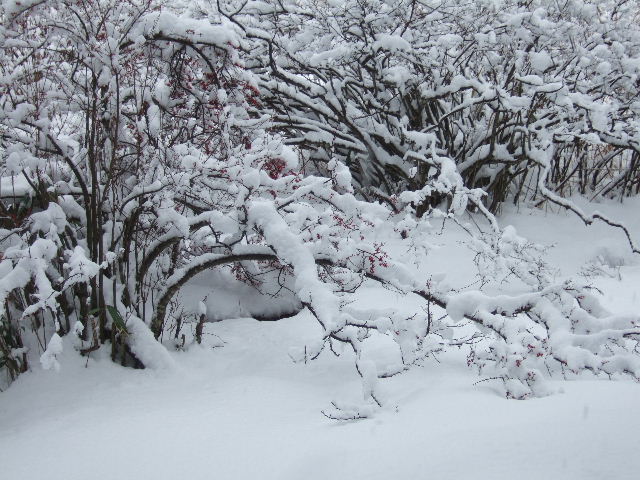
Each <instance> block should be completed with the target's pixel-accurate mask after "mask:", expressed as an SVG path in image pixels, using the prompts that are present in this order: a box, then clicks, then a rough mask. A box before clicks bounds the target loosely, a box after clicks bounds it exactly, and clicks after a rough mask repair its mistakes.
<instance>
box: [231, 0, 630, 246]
mask: <svg viewBox="0 0 640 480" xmlns="http://www.w3.org/2000/svg"><path fill="white" fill-rule="evenodd" d="M236 7H237V8H231V7H228V8H227V10H228V12H229V13H227V15H228V16H229V17H230V18H231V19H232V20H234V21H236V22H237V23H238V24H240V25H242V26H243V27H244V28H245V30H246V33H247V36H248V37H249V38H250V39H251V42H250V43H249V45H250V47H249V48H250V55H251V62H250V63H249V65H250V66H251V67H252V69H253V70H254V71H256V73H258V76H259V79H260V87H261V88H262V89H263V91H264V94H265V96H266V99H265V102H264V104H265V106H266V107H267V108H268V110H269V111H270V112H274V118H275V120H276V124H277V126H278V127H279V128H280V129H281V131H282V132H284V133H285V135H286V136H287V141H288V142H289V143H290V144H294V145H298V146H300V147H301V148H302V149H303V150H304V151H305V152H306V154H307V156H308V157H309V158H310V159H311V160H312V161H313V162H315V163H316V165H317V168H318V169H319V170H320V171H323V165H324V164H326V162H327V161H329V160H330V159H331V158H333V157H337V158H340V159H341V160H342V161H343V162H344V163H345V164H347V165H348V166H349V167H350V168H351V170H352V172H353V173H354V178H355V180H356V185H357V186H358V187H359V193H360V194H362V195H364V196H366V197H367V198H371V199H384V198H387V197H388V196H390V195H393V194H398V193H400V192H403V191H406V190H412V191H415V190H423V191H425V193H426V195H425V198H424V199H423V200H422V201H421V202H419V203H417V204H416V212H417V214H418V216H420V215H421V214H422V213H423V212H425V211H427V210H428V209H429V208H430V207H431V206H434V205H438V204H441V203H442V202H443V201H446V200H448V201H451V199H450V198H447V194H446V189H445V192H443V191H442V188H440V187H441V184H442V178H441V177H442V174H443V169H455V170H457V171H458V172H459V174H460V177H461V179H462V182H463V184H464V185H465V186H466V187H467V188H482V189H483V190H484V191H486V192H487V194H488V195H487V197H486V199H485V203H486V205H487V207H488V209H489V210H490V211H492V212H496V211H498V209H499V207H500V205H501V203H503V202H505V201H507V200H512V201H514V202H516V203H518V202H521V201H523V200H530V199H533V200H535V201H536V202H537V203H541V202H543V201H545V200H549V201H551V202H554V203H557V204H560V205H562V206H563V207H566V208H571V209H573V210H576V211H578V210H579V209H577V208H576V207H575V205H573V204H570V203H569V202H566V201H564V200H563V199H562V198H561V197H568V196H570V195H572V194H583V195H589V196H590V197H595V198H597V197H602V196H609V197H611V196H615V195H621V196H624V195H630V194H635V193H638V191H639V190H638V189H639V188H640V175H639V174H638V173H639V172H640V170H639V168H640V162H639V161H638V160H639V158H640V157H639V155H640V150H639V144H640V143H639V139H640V129H639V125H638V120H637V119H638V114H639V113H640V112H639V110H638V108H639V105H640V103H639V95H638V90H639V89H638V86H639V84H638V81H639V78H640V77H639V74H640V70H639V65H640V27H639V26H638V25H639V22H638V19H639V18H640V11H639V9H638V6H637V3H636V2H626V1H600V0H598V1H595V0H594V1H589V0H586V1H583V0H571V1H565V2H556V1H553V0H534V1H527V2H523V1H520V0H501V1H474V2H459V1H457V0H444V1H442V0H438V1H430V0H423V1H417V0H347V1H344V2H342V1H341V2H330V1H329V2H317V1H311V0H310V1H304V0H303V1H297V0H296V1H281V0H279V1H264V2H263V1H261V2H237V6H236ZM445 164H449V166H447V167H445V166H444V165H445ZM425 189H426V190H425ZM579 213H580V214H581V216H582V217H583V218H584V220H585V221H587V222H591V221H593V220H594V219H597V218H598V217H597V216H596V217H595V218H592V217H589V216H588V215H586V214H583V213H582V212H579ZM634 248H635V246H634Z"/></svg>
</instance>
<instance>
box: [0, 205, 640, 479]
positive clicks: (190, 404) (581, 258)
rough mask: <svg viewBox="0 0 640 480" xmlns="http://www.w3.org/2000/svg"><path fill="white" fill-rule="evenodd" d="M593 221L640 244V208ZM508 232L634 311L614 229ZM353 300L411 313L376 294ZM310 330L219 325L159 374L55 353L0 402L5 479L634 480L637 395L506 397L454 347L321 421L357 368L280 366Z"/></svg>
mask: <svg viewBox="0 0 640 480" xmlns="http://www.w3.org/2000/svg"><path fill="white" fill-rule="evenodd" d="M598 209H600V210H602V211H605V212H606V213H611V214H612V215H615V216H617V217H618V218H620V217H621V218H622V219H623V220H624V221H625V222H627V224H628V225H629V227H630V228H631V229H632V230H633V231H634V232H635V233H636V236H637V237H639V238H640V215H638V212H640V202H639V201H637V200H631V201H629V202H627V203H626V204H625V206H624V209H621V208H620V207H619V205H616V204H613V203H612V204H603V205H598ZM502 223H503V224H507V223H511V224H513V225H515V227H516V228H517V230H518V232H519V233H520V234H522V235H524V236H526V237H528V238H530V239H532V240H534V241H536V242H539V243H542V244H545V245H550V244H556V246H555V247H553V248H550V249H549V252H548V253H549V256H550V257H549V258H550V259H551V261H552V263H553V264H554V265H555V266H557V267H558V268H559V269H560V271H561V273H560V274H561V275H563V276H565V275H574V274H576V273H578V272H580V271H581V270H584V267H585V265H588V264H591V265H592V267H593V265H596V266H602V264H603V263H604V265H605V266H604V267H602V268H600V270H599V271H600V273H601V274H602V275H601V276H599V277H594V278H593V282H594V284H595V285H596V286H597V287H599V288H601V289H602V290H603V292H604V296H603V300H604V302H605V304H606V305H607V307H608V308H609V309H611V310H613V311H617V312H626V311H634V310H635V311H637V309H638V308H640V298H639V294H640V292H639V290H640V261H638V259H636V258H634V257H633V256H632V255H631V254H629V253H628V247H627V246H626V245H625V242H624V238H623V237H622V235H620V234H619V233H618V232H615V231H614V230H612V229H610V228H608V227H605V226H602V225H596V226H592V227H590V228H586V227H583V226H581V224H580V222H579V221H578V220H577V219H576V218H575V217H574V216H571V215H570V214H565V213H561V214H557V213H547V212H542V211H520V212H516V211H510V210H509V211H507V212H506V213H505V214H504V215H503V217H502ZM458 239H459V237H458V236H457V234H456V233H453V232H452V233H451V234H450V235H449V234H448V233H447V232H446V231H445V233H444V234H443V235H442V236H441V237H440V238H439V239H438V240H437V241H438V242H440V243H441V244H442V245H443V247H442V249H441V254H439V255H436V256H435V258H434V268H436V269H441V270H444V271H447V272H448V273H449V275H450V276H451V277H452V278H453V280H452V281H455V278H456V269H457V268H462V267H460V265H462V264H463V262H462V260H461V259H463V258H465V255H467V256H468V255H469V254H468V253H467V252H466V250H465V249H464V247H462V246H461V245H460V244H459V243H457V242H456V240H458ZM456 252H457V253H456ZM452 259H453V260H452ZM594 261H595V263H594ZM591 271H593V268H591ZM191 288H193V291H195V290H196V289H197V288H199V289H202V288H203V286H202V285H200V286H199V287H195V286H193V287H191ZM363 299H364V300H365V301H371V302H373V301H376V302H386V303H388V305H389V307H392V308H410V305H407V304H406V301H402V305H400V304H399V299H398V298H396V297H395V296H394V294H393V293H390V292H386V291H381V290H380V289H377V288H372V287H369V288H367V289H365V292H364V297H363ZM394 302H395V303H394ZM316 328H317V326H316V324H315V323H314V321H313V320H312V319H311V318H309V317H307V316H305V315H304V314H301V315H298V316H296V317H293V318H289V319H284V320H281V321H279V322H275V323H274V322H257V321H255V320H252V319H246V318H244V319H234V320H226V321H223V322H218V323H213V324H210V325H208V330H207V332H208V333H209V334H210V335H209V336H208V337H207V340H208V342H207V343H208V346H206V347H205V346H202V347H193V348H191V349H189V350H188V351H187V352H175V353H172V354H171V355H172V357H173V359H174V361H175V368H173V369H169V370H167V371H152V370H133V369H125V368H122V367H119V366H117V365H114V364H113V363H111V362H110V361H109V360H107V359H100V358H92V359H90V360H89V361H88V363H87V365H86V368H85V366H84V365H83V364H80V362H78V360H77V353H75V352H74V350H73V348H72V345H70V344H68V345H65V347H66V348H65V351H64V354H63V355H62V358H60V363H61V369H60V371H59V372H55V371H42V370H41V369H40V368H39V367H38V366H36V367H34V369H33V371H32V372H30V373H28V374H25V375H23V376H22V377H20V378H19V380H18V381H17V382H15V383H14V384H13V385H12V386H11V387H10V388H9V389H8V390H7V391H5V392H3V393H1V394H0V466H1V468H2V471H0V478H1V479H7V480H9V479H11V480H14V479H20V480H23V479H25V480H40V479H50V480H57V479H60V480H73V479H83V480H86V479H87V478H90V479H92V480H102V479H105V480H106V479H113V478H121V479H141V480H142V479H153V480H162V479H183V478H184V479H189V480H197V479H238V480H244V479H260V480H268V479H274V480H276V479H277V480H287V479H291V480H298V479H309V480H315V479H322V480H324V479H350V480H358V479H385V480H390V479H393V480H395V479H467V478H474V479H491V480H497V479H537V480H538V479H542V478H544V479H580V480H586V479H634V480H635V479H637V478H640V410H639V405H640V385H637V384H635V383H633V382H631V381H618V382H608V381H606V380H583V381H573V382H561V381H558V382H556V383H557V385H556V386H557V387H558V389H560V390H562V393H558V394H555V395H552V396H549V397H544V398H538V399H533V400H527V401H515V400H506V399H504V398H503V397H502V396H501V395H500V394H499V393H498V390H497V388H496V386H495V385H494V384H493V383H492V382H491V381H486V382H480V383H477V382H478V379H479V377H478V376H477V373H476V372H475V371H472V370H470V369H468V368H467V366H466V362H465V353H464V352H463V351H460V352H455V351H454V352H451V353H448V354H447V355H442V356H440V357H438V359H437V360H438V361H436V360H433V361H429V362H427V363H426V364H425V365H424V366H423V367H421V368H415V369H412V370H411V371H409V372H407V373H406V374H404V375H401V376H398V377H394V378H392V379H389V380H385V381H384V382H383V384H382V390H383V391H384V392H385V395H386V398H385V403H386V406H385V408H383V409H382V410H381V411H380V412H379V413H377V415H375V416H374V418H372V419H368V420H363V421H358V422H335V421H332V420H328V419H327V418H325V417H324V416H323V415H322V414H321V410H322V409H323V408H326V407H328V406H329V405H330V402H331V400H333V399H340V400H350V399H354V398H357V397H358V395H359V392H360V388H361V386H360V381H359V379H358V378H357V376H356V375H355V373H354V370H353V362H352V359H351V358H346V357H349V355H345V356H343V357H341V358H335V357H333V356H332V355H323V356H321V357H320V358H319V359H318V360H316V361H313V362H310V363H309V364H307V365H304V364H294V363H293V362H292V361H291V360H290V358H289V356H288V352H289V348H290V347H295V346H300V345H303V344H304V343H305V340H307V339H311V338H313V333H314V330H315V329H316ZM67 342H69V341H68V340H67ZM215 344H217V345H220V346H219V347H217V348H211V345H215Z"/></svg>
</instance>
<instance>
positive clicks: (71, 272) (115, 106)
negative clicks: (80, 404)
mask: <svg viewBox="0 0 640 480" xmlns="http://www.w3.org/2000/svg"><path fill="white" fill-rule="evenodd" d="M614 7H615V8H614ZM3 8H4V10H3V12H2V14H3V17H2V19H3V24H2V30H1V31H0V42H1V55H2V62H1V67H0V68H2V79H1V83H0V88H1V89H2V90H1V91H2V98H1V111H0V135H1V137H0V138H1V144H0V148H1V150H0V153H1V154H2V168H3V173H2V185H1V186H2V191H1V192H0V197H2V199H3V203H2V209H3V212H2V214H3V218H2V222H3V223H2V225H1V227H2V230H1V232H0V234H1V235H0V239H1V242H2V243H1V248H2V260H1V262H0V273H1V274H2V279H1V280H0V300H1V301H2V302H1V303H2V305H3V313H2V317H1V320H0V326H1V328H2V330H1V331H0V334H1V341H0V355H1V357H0V358H1V359H2V366H3V368H4V369H5V370H6V371H7V372H8V375H9V377H11V378H14V377H15V376H16V375H17V374H19V373H20V372H21V371H24V370H26V369H27V368H29V365H28V362H29V358H30V357H31V358H33V354H34V352H39V353H42V355H41V358H40V360H41V362H42V364H43V366H45V367H47V368H49V367H56V365H57V363H56V355H58V354H59V353H60V349H61V348H62V345H63V342H62V341H61V337H63V336H65V335H67V334H70V333H74V334H75V335H77V336H79V337H80V339H81V343H80V345H79V347H78V349H79V350H80V352H81V353H82V354H84V355H89V354H91V352H93V351H95V350H97V349H99V348H101V347H102V346H103V345H108V346H109V348H110V352H111V357H112V358H113V359H114V360H118V361H120V362H122V363H123V364H126V365H133V366H138V367H159V368H161V367H163V366H166V365H167V364H168V363H170V362H171V359H170V357H169V356H168V354H167V352H166V350H165V347H164V346H163V343H162V342H163V341H164V343H165V344H170V343H171V342H170V341H169V338H167V337H169V336H172V337H173V338H174V339H179V338H180V336H181V334H182V329H183V328H184V324H185V321H186V320H187V317H188V316H189V315H191V316H192V317H193V316H194V315H196V314H194V313H193V311H194V310H195V309H194V308H193V306H188V305H187V306H185V305H183V304H182V303H181V302H180V301H179V300H178V297H177V296H178V294H179V291H180V289H181V288H182V287H183V286H185V285H187V284H188V282H189V281H190V280H192V279H193V278H194V277H195V276H196V275H198V274H200V273H202V272H205V271H208V270H211V269H214V268H215V269H217V270H219V271H220V272H222V273H221V275H222V276H221V277H219V279H218V281H220V278H222V279H224V278H233V279H236V280H240V281H242V282H244V283H246V284H249V285H251V286H253V287H255V289H256V290H257V291H258V292H260V294H262V295H269V296H271V297H277V298H279V299H283V301H284V302H285V303H286V304H287V306H288V310H287V311H285V312H280V313H281V314H292V313H296V312H297V311H299V310H301V309H306V310H308V311H309V312H310V313H311V314H312V315H313V316H314V317H315V318H316V319H317V320H318V323H319V325H320V327H321V331H320V334H319V336H318V339H317V342H315V343H314V344H313V345H307V346H306V347H304V348H303V349H301V350H300V352H298V353H299V354H295V355H293V356H294V357H295V359H296V360H304V361H306V360H308V359H313V358H315V357H317V356H318V355H320V354H321V353H322V352H323V351H333V352H334V353H337V352H338V351H339V349H338V348H337V345H339V344H345V345H347V346H349V347H350V349H351V351H352V352H353V354H354V364H355V367H356V371H357V373H358V374H359V375H360V376H361V377H362V379H363V384H364V386H365V405H364V406H363V405H356V406H346V405H337V404H336V405H334V406H333V408H332V409H330V410H327V412H326V414H327V415H328V416H331V417H333V418H359V417H363V416H367V415H369V414H370V412H371V408H370V406H371V405H376V404H378V405H380V404H381V403H382V401H381V399H380V398H379V395H378V393H377V387H376V381H377V379H378V378H386V377H389V376H393V375H396V374H398V373H401V372H403V371H405V370H406V369H408V368H409V367H410V366H412V365H414V364H416V363H419V362H420V361H421V360H422V359H424V358H425V357H427V356H428V355H430V354H432V353H433V352H434V351H438V350H442V349H445V348H450V347H452V346H459V345H462V344H466V343H474V344H475V343H476V340H477V339H478V338H479V336H481V335H482V336H483V338H485V341H484V343H482V346H481V348H476V349H474V350H471V353H470V356H469V363H470V364H473V365H476V366H478V367H480V368H481V369H483V371H484V372H488V373H489V372H490V374H491V375H492V376H493V377H495V378H499V379H501V380H502V382H503V385H504V387H505V392H506V394H507V396H509V397H514V398H526V397H528V396H531V395H537V394H545V393H546V392H547V389H546V387H545V385H544V382H543V379H544V378H545V377H549V376H553V375H554V374H556V373H559V372H560V373H562V372H564V373H566V372H567V371H569V372H576V373H579V372H581V371H584V370H589V371H591V372H593V373H594V374H605V375H617V374H621V375H631V376H633V377H636V378H637V377H638V376H639V375H640V363H639V362H638V359H637V356H636V355H635V354H634V351H635V350H634V349H635V348H636V346H637V339H638V335H639V334H640V332H639V330H638V319H637V318H636V317H621V316H610V315H609V314H608V313H607V312H605V311H604V310H603V309H602V308H601V307H600V306H599V305H598V302H597V300H596V297H595V296H593V295H592V294H591V292H590V289H589V288H588V286H585V285H581V284H579V283H578V282H573V281H571V282H560V283H558V282H556V281H555V279H554V277H553V275H552V272H551V271H550V269H549V267H548V266H547V265H546V264H545V263H544V261H543V260H542V259H541V258H540V256H539V254H538V252H537V251H536V249H535V247H533V246H531V245H530V244H529V243H528V242H526V241H525V240H524V239H522V238H520V237H519V236H518V235H517V234H516V232H515V231H514V230H513V229H511V228H507V229H504V230H502V229H501V228H500V227H499V226H498V223H497V221H496V218H495V217H494V214H493V212H495V211H497V210H498V208H499V206H500V204H501V203H502V202H504V201H506V200H507V199H512V200H513V201H515V202H522V201H525V200H531V199H533V200H534V201H539V200H540V199H547V200H551V201H553V202H556V203H559V204H561V205H562V206H564V207H566V208H571V209H574V210H575V211H576V212H577V213H579V214H580V215H582V216H583V218H584V220H585V221H587V222H590V221H593V220H594V219H596V218H600V219H602V220H605V221H607V222H609V223H611V224H613V225H617V226H619V227H621V228H624V226H623V225H620V224H617V223H616V222H614V221H613V220H610V219H607V218H606V217H604V216H602V215H596V214H593V215H588V214H586V213H583V212H582V211H580V210H578V209H577V207H575V206H574V205H573V204H572V203H571V202H570V201H568V200H566V199H565V198H564V197H562V194H563V193H571V192H573V191H574V190H573V189H575V188H577V189H578V190H579V191H580V192H581V193H585V194H586V193H587V191H590V192H592V194H593V195H596V196H598V195H613V194H617V195H628V194H630V193H633V192H634V191H635V190H634V189H635V188H636V187H637V185H638V182H637V175H636V174H637V165H636V164H637V156H638V143H637V142H638V131H637V127H638V125H637V120H636V117H637V113H638V111H637V110H638V102H637V82H638V78H637V69H638V68H640V67H638V65H640V64H639V63H638V62H637V58H638V44H639V43H638V42H639V40H638V39H639V36H638V28H637V27H636V26H635V25H633V24H632V22H630V20H629V19H630V18H632V16H633V15H636V13H637V12H636V10H635V9H634V8H635V7H633V6H629V5H626V4H625V3H620V4H619V5H618V4H615V5H614V4H612V5H611V8H608V9H603V10H601V11H599V10H598V9H597V8H596V7H595V6H594V5H591V4H589V3H585V4H583V3H579V2H566V3H565V4H563V5H559V4H557V3H553V4H551V2H545V1H542V0H540V1H539V2H529V3H523V2H503V3H502V4H500V5H496V4H493V3H490V2H487V3H484V2H472V3H471V4H470V5H466V6H461V5H459V4H458V2H446V1H445V2H438V3H437V4H434V5H431V4H430V3H429V2H418V1H393V2H391V1H389V2H383V1H374V0H371V1H364V0H361V1H349V2H346V3H344V2H336V3H333V2H290V3H289V2H244V3H242V4H238V5H233V4H232V2H230V3H228V4H224V5H222V4H218V5H215V6H214V5H211V4H202V5H200V4H193V5H188V6H187V7H185V8H183V9H179V8H178V7H177V6H174V7H173V9H172V10H171V9H170V8H169V6H168V5H164V4H162V3H161V2H156V1H155V0H130V1H126V2H115V1H109V0H77V1H75V0H74V1H63V2H55V3H54V2H46V1H40V2H31V3H24V4H20V5H18V4H17V3H5V4H4V6H3ZM596 14H598V15H600V17H599V18H600V23H598V24H597V26H596V27H595V29H594V30H590V29H588V28H587V26H588V25H589V23H588V21H589V20H590V19H591V18H592V17H593V16H594V15H596ZM613 53H615V55H616V56H615V60H614V59H609V60H605V59H606V58H609V57H610V56H611V55H612V54H613ZM605 64H606V65H605ZM472 212H479V213H480V214H481V217H482V218H483V220H479V221H478V223H476V225H477V229H474V228H471V227H469V226H467V225H466V223H465V222H466V221H467V220H468V219H473V220H474V221H475V220H476V218H477V217H478V216H477V215H475V214H474V213H472ZM429 219H443V220H445V219H446V220H448V221H450V222H452V223H457V224H458V225H460V226H461V227H463V228H464V229H465V230H466V231H467V232H468V233H469V234H470V236H471V237H470V238H471V240H472V242H473V245H474V249H476V252H477V257H476V258H477V261H478V263H479V264H480V263H482V264H484V265H486V266H488V267H489V268H491V269H493V270H494V271H495V272H498V273H504V274H507V273H508V274H509V275H511V276H512V277H513V278H514V279H515V280H514V281H516V283H517V284H518V289H519V294H518V295H508V296H507V295H497V294H496V295H489V294H486V293H482V292H478V291H469V292H464V293H460V292H458V291H455V290H453V289H452V287H450V286H448V285H447V284H446V283H445V282H442V281H441V279H440V278H439V277H437V276H432V275H431V272H425V271H423V269H421V262H422V261H423V260H424V259H425V258H426V256H427V255H428V253H429V250H430V247H429V244H428V242H427V241H426V240H425V239H426V235H427V234H428V233H429V231H430V228H431V227H430V225H429V222H428V220H429ZM625 232H626V230H625ZM627 234H628V232H627ZM629 240H630V242H632V239H631V238H630V237H629ZM632 246H633V247H634V248H635V245H633V243H632ZM498 273H496V276H497V275H498ZM364 282H376V283H379V284H381V285H383V286H384V287H386V288H391V289H394V290H395V291H397V292H399V293H401V294H402V295H417V296H418V297H420V298H422V299H423V301H424V302H425V309H424V311H422V312H417V313H416V314H415V315H413V316H410V317H406V316H403V315H399V314H398V313H397V312H390V311H379V310H363V309H360V308H356V307H355V306H354V305H353V300H354V299H356V298H357V290H358V288H359V287H360V286H361V285H362V284H363V283H364ZM216 287H217V285H216V284H212V285H211V288H212V289H215V288H216ZM497 293H500V292H497ZM205 313H206V312H204V311H201V312H198V313H197V321H198V325H197V327H196V329H195V341H197V342H200V341H201V336H202V332H203V328H204V325H203V322H204V321H205V319H206V315H205ZM445 313H446V314H448V317H447V315H445ZM275 317H276V318H277V315H275ZM462 321H471V322H472V323H473V324H475V325H476V328H477V332H474V334H472V335H470V336H461V337H457V338H454V337H452V336H451V335H449V334H448V333H447V332H449V329H448V327H447V326H448V325H449V324H450V323H451V322H462ZM376 336H384V337H385V338H391V339H392V340H393V342H394V344H395V346H396V348H397V353H398V355H397V361H396V362H395V363H392V364H390V365H388V366H387V367H386V368H383V369H381V368H378V367H376V366H375V365H373V366H372V365H371V364H370V363H368V362H366V361H364V360H363V358H362V356H361V352H362V348H363V345H365V344H366V343H367V342H368V341H369V340H370V339H372V338H374V337H376ZM178 343H180V342H179V341H178ZM181 346H183V347H184V340H182V345H181Z"/></svg>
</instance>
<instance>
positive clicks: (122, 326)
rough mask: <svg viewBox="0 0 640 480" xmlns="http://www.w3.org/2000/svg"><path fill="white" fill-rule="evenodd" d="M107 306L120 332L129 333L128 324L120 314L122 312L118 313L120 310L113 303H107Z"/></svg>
mask: <svg viewBox="0 0 640 480" xmlns="http://www.w3.org/2000/svg"><path fill="white" fill-rule="evenodd" d="M105 308H106V309H107V311H108V312H109V314H110V315H111V320H112V321H113V324H114V325H115V327H116V328H117V329H118V333H120V334H124V335H129V331H128V330H127V325H126V323H125V321H124V320H123V319H122V317H121V316H120V313H118V310H116V308H115V307H113V306H111V305H106V306H105Z"/></svg>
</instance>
